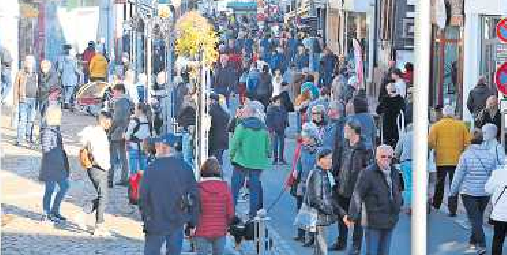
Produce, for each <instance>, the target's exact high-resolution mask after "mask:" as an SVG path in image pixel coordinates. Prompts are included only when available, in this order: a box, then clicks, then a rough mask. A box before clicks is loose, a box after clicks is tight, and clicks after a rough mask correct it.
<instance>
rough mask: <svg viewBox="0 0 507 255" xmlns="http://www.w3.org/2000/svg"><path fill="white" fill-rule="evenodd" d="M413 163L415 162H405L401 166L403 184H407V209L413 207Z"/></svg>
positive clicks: (405, 193) (405, 191) (404, 195)
mask: <svg viewBox="0 0 507 255" xmlns="http://www.w3.org/2000/svg"><path fill="white" fill-rule="evenodd" d="M412 163H413V161H404V162H402V163H401V166H400V168H401V172H402V173H403V184H405V189H404V190H403V202H404V203H405V206H406V207H410V206H411V205H412V186H413V185H412Z"/></svg>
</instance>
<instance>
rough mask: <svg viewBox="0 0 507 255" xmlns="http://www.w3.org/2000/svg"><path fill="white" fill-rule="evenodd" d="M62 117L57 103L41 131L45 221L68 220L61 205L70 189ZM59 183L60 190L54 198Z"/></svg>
mask: <svg viewBox="0 0 507 255" xmlns="http://www.w3.org/2000/svg"><path fill="white" fill-rule="evenodd" d="M61 119H62V111H61V108H60V107H58V106H57V105H52V106H50V107H49V108H48V110H47V112H46V126H45V127H44V128H43V130H42V132H41V141H42V146H41V147H42V162H41V169H40V173H39V180H40V181H43V182H44V183H45V186H46V188H45V192H44V196H43V197H42V209H43V216H42V220H43V221H47V220H51V221H65V220H66V218H65V217H63V216H62V215H61V214H60V205H61V203H62V201H63V199H64V197H65V193H66V192H67V190H68V189H69V161H68V158H67V154H66V153H65V150H64V149H63V143H62V134H61V131H60V125H61ZM57 185H58V192H56V196H55V197H54V199H52V198H53V195H54V193H55V188H56V186H57Z"/></svg>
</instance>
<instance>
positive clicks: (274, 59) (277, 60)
mask: <svg viewBox="0 0 507 255" xmlns="http://www.w3.org/2000/svg"><path fill="white" fill-rule="evenodd" d="M269 66H270V67H271V70H275V69H277V68H279V69H280V70H281V73H283V72H285V69H286V67H287V61H286V59H285V56H284V55H283V54H282V53H278V52H276V53H273V55H272V56H271V62H270V65H269Z"/></svg>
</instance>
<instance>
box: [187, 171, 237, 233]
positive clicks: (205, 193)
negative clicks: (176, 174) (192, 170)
mask: <svg viewBox="0 0 507 255" xmlns="http://www.w3.org/2000/svg"><path fill="white" fill-rule="evenodd" d="M199 195H200V204H201V215H200V217H199V224H198V225H197V228H196V230H195V236H198V237H206V238H214V237H222V236H226V235H227V228H228V226H229V224H230V223H231V222H232V220H233V219H234V204H233V202H232V193H231V190H230V189H229V186H228V185H227V182H225V181H222V180H220V179H219V178H202V181H201V182H200V183H199Z"/></svg>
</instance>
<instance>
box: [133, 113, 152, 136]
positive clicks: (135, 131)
mask: <svg viewBox="0 0 507 255" xmlns="http://www.w3.org/2000/svg"><path fill="white" fill-rule="evenodd" d="M134 121H135V122H136V126H135V127H134V129H133V130H132V135H131V138H130V140H131V141H134V142H140V141H141V140H143V139H139V138H138V137H137V136H136V133H137V132H139V129H141V125H148V128H149V130H150V132H151V123H150V122H149V121H148V122H141V120H140V119H139V118H137V117H136V118H134Z"/></svg>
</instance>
